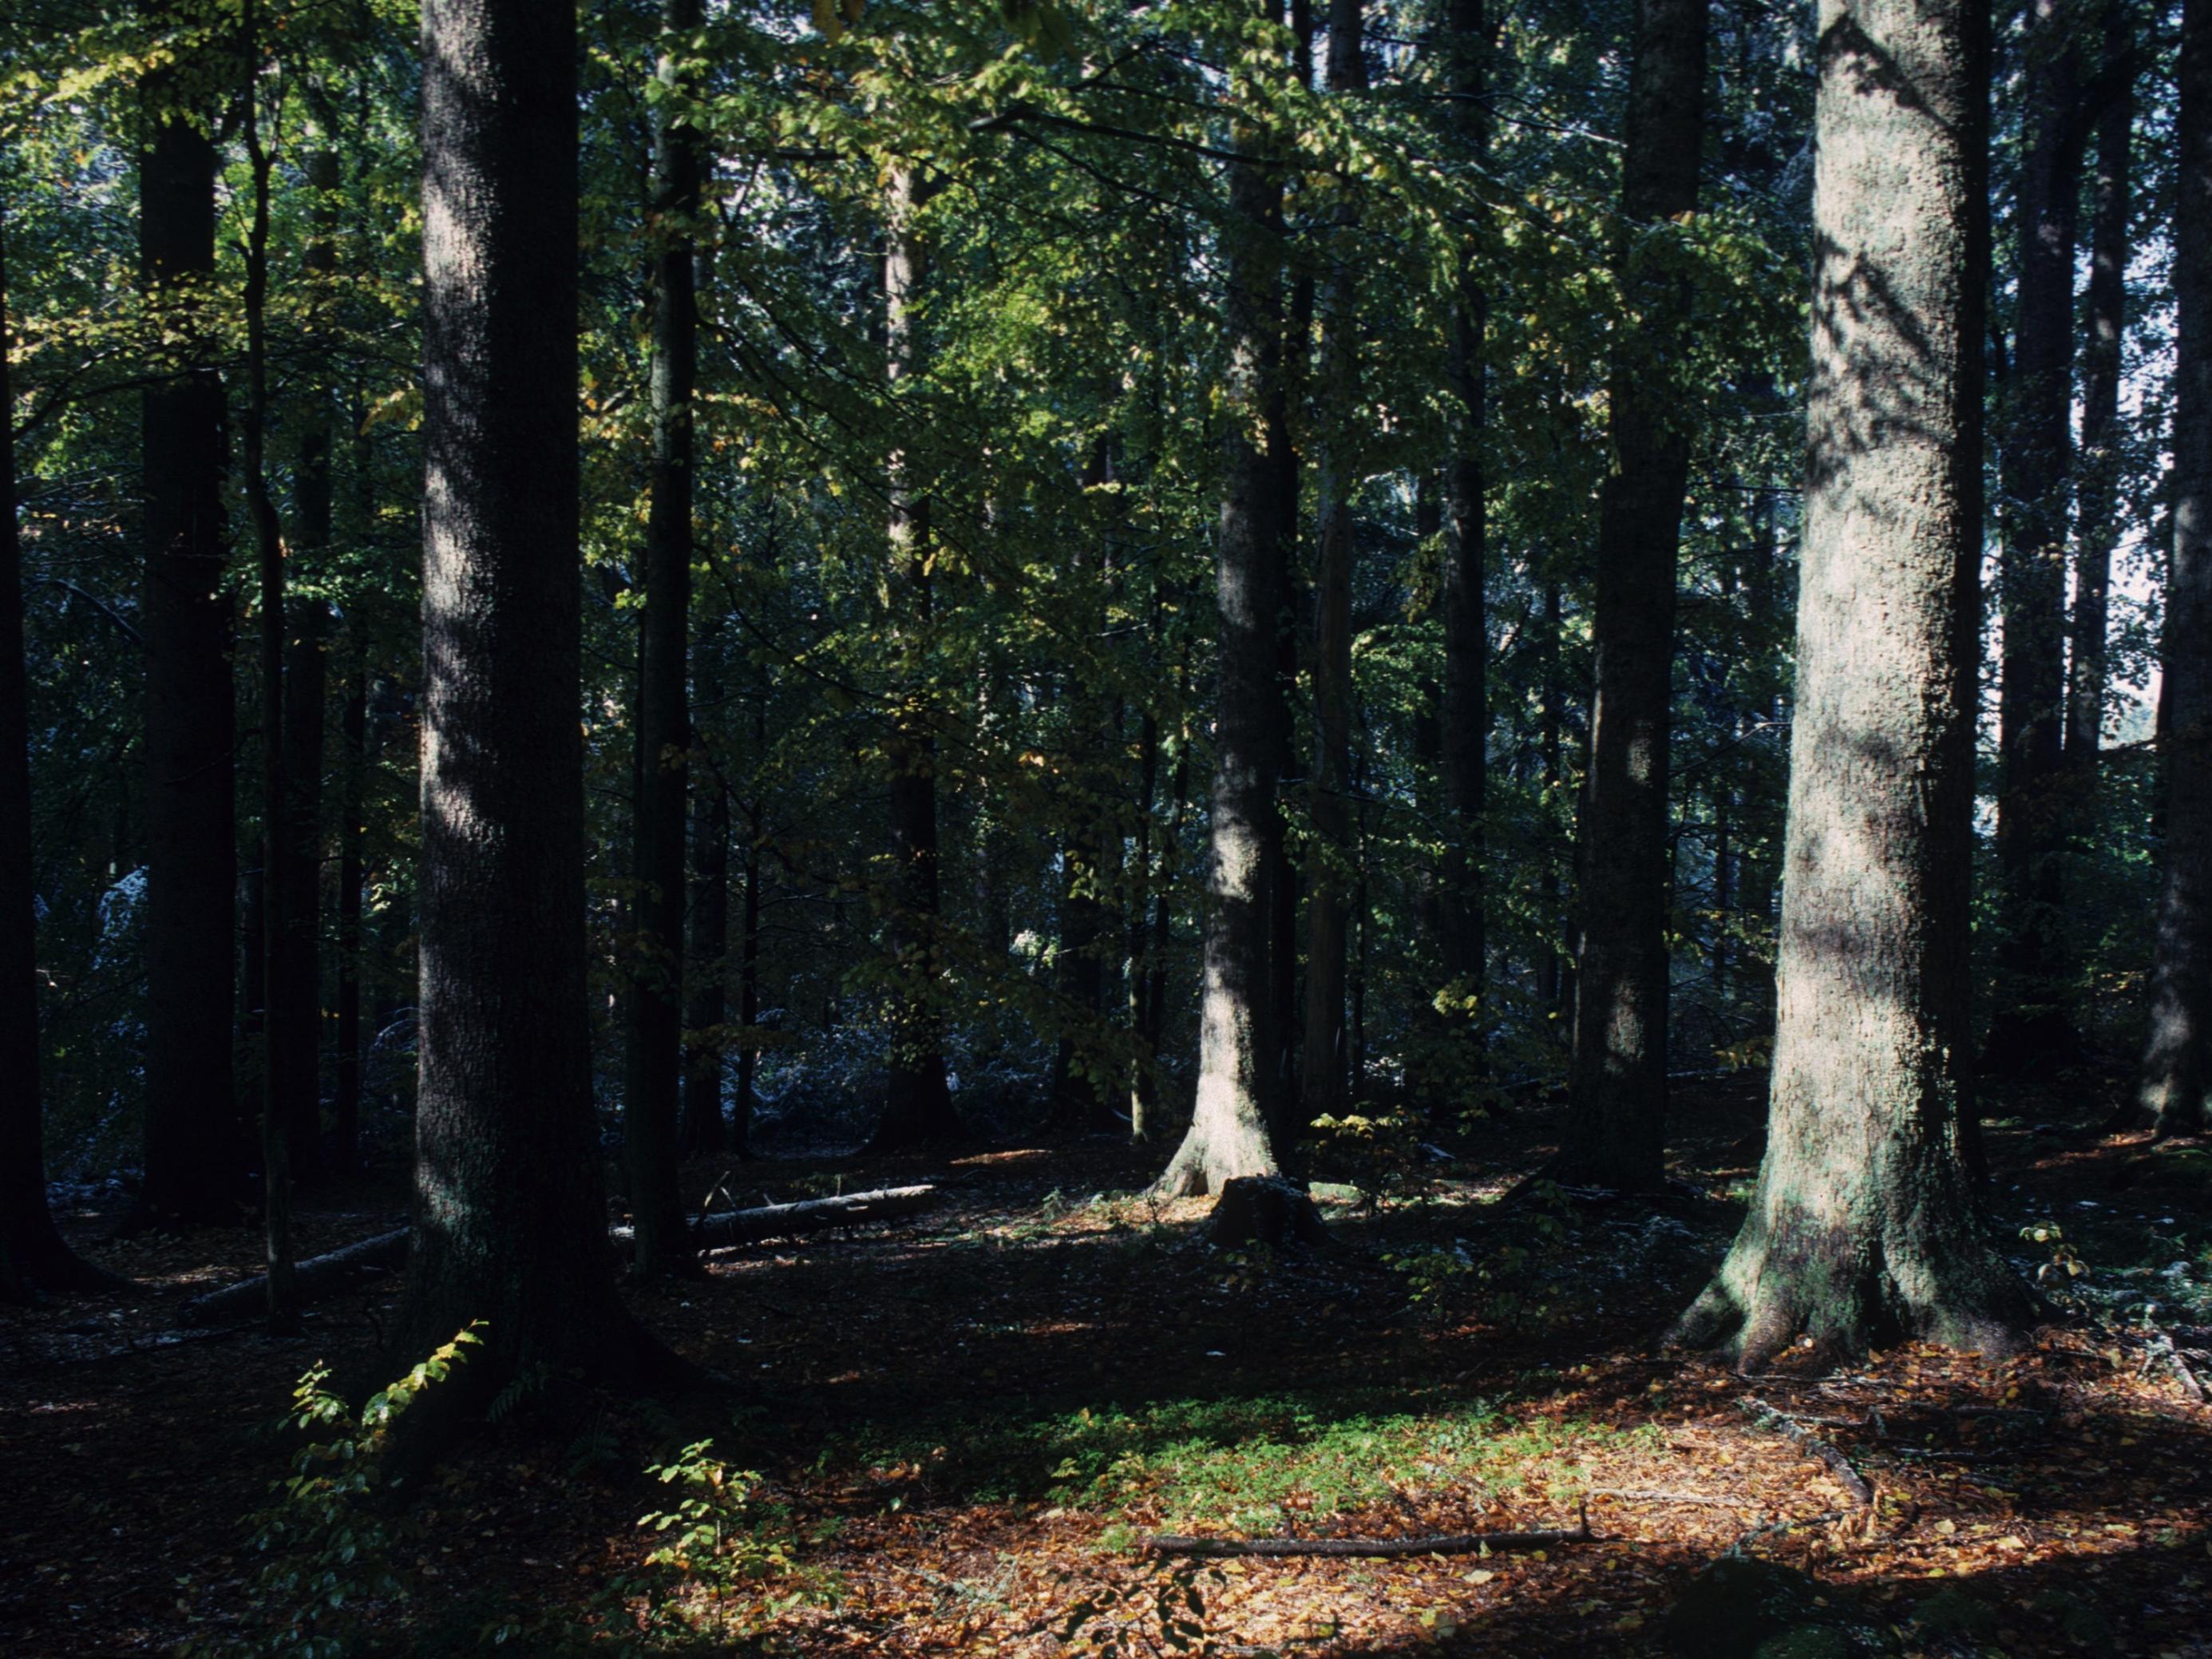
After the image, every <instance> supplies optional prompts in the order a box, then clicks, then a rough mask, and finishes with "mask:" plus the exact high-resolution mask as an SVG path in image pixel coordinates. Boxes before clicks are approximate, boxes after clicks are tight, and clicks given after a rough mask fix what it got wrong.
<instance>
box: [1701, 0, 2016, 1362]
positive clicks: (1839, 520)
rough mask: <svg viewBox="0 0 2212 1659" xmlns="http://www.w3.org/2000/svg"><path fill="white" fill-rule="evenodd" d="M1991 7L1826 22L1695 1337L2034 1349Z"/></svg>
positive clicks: (1822, 20)
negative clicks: (1992, 416)
mask: <svg viewBox="0 0 2212 1659" xmlns="http://www.w3.org/2000/svg"><path fill="white" fill-rule="evenodd" d="M1986 17H1987V14H1986V12H1985V10H1984V9H1982V8H1981V7H1979V6H1978V5H1977V4H1975V3H1974V0H1822V4H1821V6H1820V13H1819V25H1820V33H1819V41H1820V93H1819V100H1818V106H1817V113H1816V117H1815V119H1816V125H1817V137H1818V144H1819V162H1818V168H1817V171H1816V173H1815V175H1814V296H1813V352H1812V380H1811V385H1810V393H1809V395H1810V403H1809V408H1808V441H1807V458H1806V479H1805V521H1804V539H1803V566H1802V572H1803V574H1802V596H1801V599H1800V601H1799V606H1798V622H1797V664H1798V670H1797V673H1798V678H1797V690H1796V716H1795V726H1794V729H1793V732H1792V736H1791V750H1790V761H1791V766H1790V805H1789V824H1788V829H1787V835H1786V846H1785V854H1784V856H1785V865H1786V879H1785V882H1784V897H1783V915H1782V939H1781V961H1780V975H1779V991H1778V995H1779V1005H1780V1007H1779V1022H1778V1030H1777V1034H1776V1042H1775V1054H1774V1069H1773V1081H1772V1095H1771V1103H1770V1107H1769V1117H1768V1129H1767V1151H1766V1158H1765V1163H1764V1164H1763V1165H1762V1166H1761V1168H1760V1170H1759V1186H1758V1190H1757V1192H1756V1193H1755V1194H1754V1195H1753V1199H1752V1203H1751V1212H1750V1214H1749V1215H1748V1216H1747V1218H1746V1219H1745V1221H1744V1225H1743V1228H1742V1231H1741V1232H1739V1233H1738V1234H1737V1236H1736V1239H1735V1244H1734V1246H1733V1248H1732V1249H1730V1250H1729V1255H1728V1257H1727V1259H1726V1260H1725V1261H1723V1264H1722V1266H1721V1268H1720V1271H1719V1273H1717V1276H1716V1277H1715V1278H1714V1279H1713V1281H1712V1283H1711V1285H1709V1286H1708V1287H1707V1289H1706V1290H1705V1293H1704V1294H1703V1296H1701V1297H1699V1300H1698V1302H1697V1303H1696V1304H1695V1305H1694V1306H1692V1308H1691V1309H1690V1310H1689V1311H1688V1313H1687V1314H1686V1315H1685V1316H1684V1317H1683V1319H1682V1321H1681V1322H1680V1325H1679V1326H1678V1328H1677V1329H1676V1332H1675V1336H1676V1340H1679V1341H1681V1342H1685V1343H1688V1344H1692V1345H1695V1346H1720V1347H1722V1348H1723V1349H1725V1350H1727V1351H1728V1352H1731V1353H1732V1354H1733V1355H1734V1356H1735V1358H1737V1359H1738V1360H1739V1361H1740V1362H1741V1364H1744V1365H1745V1366H1747V1367H1749V1366H1753V1365H1756V1364H1759V1363H1761V1362H1762V1361H1764V1360H1765V1359H1766V1358H1769V1357H1770V1356H1771V1355H1772V1354H1774V1353H1775V1352H1777V1351H1778V1350H1779V1349H1781V1348H1782V1347H1784V1346H1785V1345H1787V1344H1788V1343H1790V1341H1792V1340H1794V1339H1796V1337H1797V1336H1799V1335H1800V1334H1806V1335H1809V1336H1811V1337H1813V1338H1814V1340H1816V1341H1819V1342H1820V1343H1823V1344H1826V1345H1829V1346H1834V1347H1836V1348H1839V1349H1842V1350H1845V1351H1855V1352H1863V1350H1864V1349H1865V1348H1866V1347H1867V1346H1869V1345H1870V1344H1873V1343H1876V1342H1886V1341H1888V1340H1893V1339H1895V1338H1898V1337H1900V1336H1910V1337H1917V1338H1923V1339H1926V1340H1934V1341H1937V1342H1942V1343H1946V1344H1950V1345H1953V1346H1960V1347H1966V1348H1976V1349H1979V1350H1981V1351H1982V1352H1985V1353H1993V1352H2003V1351H2008V1350H2009V1349H2010V1348H2012V1347H2013V1346H2015V1345H2016V1344H2017V1343H2018V1341H2019V1340H2020V1338H2021V1332H2022V1329H2023V1328H2024V1326H2025V1325H2026V1323H2027V1321H2028V1319H2029V1318H2030V1317H2031V1314H2032V1309H2031V1304H2030V1299H2029V1297H2028V1294H2027V1291H2026V1289H2025V1288H2024V1287H2023V1286H2022V1285H2021V1284H2020V1283H2019V1282H2018V1281H2017V1280H2016V1279H2015V1278H2014V1277H2013V1276H2012V1274H2011V1273H2010V1272H2009V1271H2008V1269H2007V1268H2006V1267H2005V1265H2004V1263H2003V1261H2002V1259H2001V1258H2000V1257H1999V1256H1998V1255H1997V1253H1996V1250H1995V1249H1993V1248H1992V1246H1991V1244H1990V1242H1989V1239H1988V1237H1987V1236H1986V1234H1985V1232H1984V1226H1983V1218H1982V1216H1981V1214H1980V1212H1979V1211H1978V1207H1977V1204H1976V1200H1975V1196H1974V1192H1973V1187H1972V1179H1971V1177H1970V1176H1969V1174H1968V1171H1967V1165H1966V1158H1965V1155H1964V1147H1963V1134H1964V1125H1965V1113H1966V1108H1967V1104H1968V1100H1969V1097H1970V1093H1971V1090H1972V1029H1971V1025H1970V1023H1969V1015H1970V988H1971V987H1970V983H1969V978H1968V973H1969V967H1968V956H1967V949H1968V931H1969V924H1968V886H1969V882H1970V879H1971V873H1972V872H1971V862H1972V860H1971V848H1972V810H1973V718H1974V705H1975V669H1976V664H1977V660H1978V643H1979V635H1980V615H1979V611H1980V600H1979V591H1978V572H1979V560H1980V548H1981V517H1982V492H1981V454H1982V446H1981V437H1982V404H1981V398H1982V332H1983V323H1984V310H1983V306H1984V299H1983V295H1984V284H1985V282H1986V278H1987V272H1988V267H1987V264H1986V260H1987V257H1988V254H1987V240H1986V239H1987V229H1986V226H1987V221H1986V218H1985V217H1984V212H1983V210H1982V199H1983V192H1984V188H1985V185H1986V179H1987V173H1986V168H1987V131H1988V130H1987V125H1986V123H1987V98H1988V90H1989V88H1988V80H1987V76H1988V63H1989V57H1988V53H1989V40H1988V34H1987V22H1986Z"/></svg>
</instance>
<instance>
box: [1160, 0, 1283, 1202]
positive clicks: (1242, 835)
mask: <svg viewBox="0 0 2212 1659" xmlns="http://www.w3.org/2000/svg"><path fill="white" fill-rule="evenodd" d="M1261 9H1262V10H1264V9H1265V8H1264V7H1262V8H1261ZM1234 141H1235V143H1236V145H1237V149H1238V150H1239V151H1240V152H1241V153H1242V154H1243V155H1246V156H1256V155H1260V154H1261V153H1262V146H1263V144H1264V142H1265V141H1264V138H1263V137H1262V135H1261V133H1260V132H1259V131H1255V129H1253V128H1251V127H1249V126H1240V127H1239V128H1238V130H1237V132H1236V133H1235V135H1234ZM1281 215H1282V184H1281V180H1280V178H1279V175H1278V174H1277V173H1274V172H1273V170H1272V169H1271V168H1269V167H1266V166H1265V165H1262V164H1261V162H1260V161H1256V160H1240V161H1233V162H1231V163H1230V167H1229V217H1228V220H1227V222H1226V223H1225V225H1224V226H1223V228H1222V240H1223V243H1224V247H1223V255H1224V257H1225V262H1226V266H1227V289H1228V292H1227V325H1228V330H1229V349H1230V356H1229V379H1228V385H1227V386H1226V388H1225V391H1226V393H1227V396H1226V398H1225V402H1226V404H1227V406H1228V407H1227V410H1226V425H1227V434H1226V440H1225V447H1226V450H1227V453H1226V455H1225V458H1224V462H1223V469H1222V489H1221V524H1220V531H1219V534H1218V540H1217V544H1216V553H1215V563H1214V580H1215V593H1216V599H1217V604H1218V609H1219V613H1220V620H1219V624H1218V628H1219V631H1218V640H1219V645H1218V651H1219V681H1218V692H1217V694H1216V698H1215V704H1214V709H1215V713H1214V728H1213V805H1212V813H1211V815H1210V820H1209V823H1208V826H1207V829H1208V839H1209V842H1210V848H1209V854H1210V862H1209V867H1208V869H1207V871H1206V895H1207V898H1208V900H1209V902H1208V904H1207V906H1206V920H1205V944H1204V962H1205V966H1204V975H1205V978H1204V984H1203V987H1202V988H1201V990H1200V1000H1199V1016H1198V1023H1199V1035H1198V1093H1197V1099H1196V1102H1195V1105H1194V1109H1193V1112H1192V1115H1191V1123H1190V1128H1189V1131H1188V1133H1186V1134H1185V1135H1184V1137H1183V1140H1182V1146H1180V1147H1178V1148H1177V1149H1176V1155H1175V1157H1174V1158H1172V1159H1171V1160H1170V1162H1169V1164H1168V1167H1167V1170H1166V1173H1165V1174H1164V1175H1163V1176H1161V1177H1160V1182H1159V1185H1160V1190H1161V1191H1163V1192H1164V1193H1166V1194H1174V1195H1181V1196H1195V1195H1199V1194H1206V1193H1218V1191H1219V1190H1220V1189H1221V1187H1222V1184H1223V1183H1224V1182H1227V1181H1230V1180H1232V1179H1234V1178H1235V1177H1237V1176H1255V1175H1273V1174H1276V1173H1277V1164H1276V1161H1275V1150H1274V1146H1273V1141H1272V1139H1271V1138H1270V1135H1269V1125H1268V1106H1269V1103H1270V1098H1271V1092H1272V1087H1273V1082H1274V1079H1275V1075H1276V1054H1277V1048H1276V1042H1277V1037H1278V1034H1277V1033H1276V1032H1275V1031H1274V1030H1273V1029H1271V1028H1272V1027H1273V1024H1274V1023H1275V1020H1274V1016H1275V1010H1274V1009H1273V1006H1271V1004H1272V1002H1273V997H1272V994H1271V993H1272V990H1273V986H1272V981H1271V980H1270V977H1269V969H1270V961H1269V957H1270V950H1269V945H1270V935H1271V921H1272V917H1271V905H1270V901H1271V898H1272V897H1273V895H1272V894H1271V893H1270V891H1269V885H1268V882H1267V875H1268V868H1269V859H1268V849H1269V848H1270V847H1271V846H1273V847H1278V848H1279V846H1280V843H1281V836H1282V828H1281V819H1280V815H1279V811H1278V810H1277V806H1276V781H1277V772H1278V769H1279V766H1280V764H1281V750H1282V737H1281V726H1280V720H1281V718H1282V714H1283V702H1282V698H1281V696H1280V693H1279V687H1278V685H1277V684H1276V672H1277V662H1276V657H1277V643H1278V635H1279V617H1280V614H1281V612H1280V601H1281V596H1282V575H1281V571H1282V566H1283V541H1284V535H1285V522H1284V520H1285V514H1284V501H1283V496H1282V489H1281V477H1280V468H1279V465H1278V458H1276V457H1275V456H1273V455H1271V454H1270V453H1269V452H1268V450H1267V448H1265V447H1262V446H1261V444H1259V443H1255V442H1254V441H1253V435H1254V430H1255V428H1259V427H1261V426H1263V425H1265V424H1267V422H1266V414H1267V410H1268V409H1269V407H1270V405H1271V404H1273V401H1274V399H1275V397H1276V391H1277V387H1278V383H1279V379H1280V376H1281V373H1282V358H1283V341H1282V253H1281V246H1280V237H1281Z"/></svg>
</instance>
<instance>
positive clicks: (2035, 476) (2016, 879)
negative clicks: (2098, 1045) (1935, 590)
mask: <svg viewBox="0 0 2212 1659" xmlns="http://www.w3.org/2000/svg"><path fill="white" fill-rule="evenodd" d="M2029 20H2030V22H2029V27H2028V29H2027V35H2026V38H2025V41H2024V46H2025V51H2026V54H2027V62H2026V66H2025V70H2024V72H2023V75H2022V93H2021V95H2022V99H2023V101H2024V106H2025V107H2024V114H2023V119H2024V121H2025V123H2026V125H2027V152H2026V154H2025V155H2023V157H2022V158H2021V167H2020V176H2019V179H2018V183H2017V186H2016V189H2015V196H2014V201H2013V220H2014V236H2015V257H2016V258H2017V261H2018V265H2019V302H2018V305H2017V307H2016V311H2015V322H2014V328H2013V351H2012V364H2011V368H2010V371H2009V373H2008V375H2007V377H2006V380H2005V386H2004V399H2003V406H2004V409H2005V420H2004V423H2003V430H2002V433H2001V438H2002V442H2001V444H2000V446H1999V449H2000V458H2001V462H2002V466H2001V477H2002V482H2003V485H2004V489H2003V495H2002V502H2003V507H2004V510H2003V512H2002V513H2001V515H2000V517H2001V521H2002V529H2003V537H2004V539H2003V546H2002V553H2001V555H2000V558H1999V564H1998V597H1999V605H2000V608H2001V611H2002V617H2003V622H2004V642H2003V647H2002V662H2001V665H2000V674H1999V693H1998V702H1999V708H1998V727H1999V732H1998V744H1999V749H2000V752H2001V759H2002V782H2001V787H2000V788H1999V791H1998V794H1997V865H1998V870H1999V874H2000V878H2001V879H2002V885H2003V895H2004V908H2005V916H2004V927H2003V937H2002V967H2003V974H2002V980H2001V982H2000V984H1999V986H1998V989H1997V998H1998V1001H1997V1006H1996V1012H1995V1018H1994V1019H1993V1021H1992V1023H1991V1027H1990V1036H1989V1042H1988V1045H1987V1052H1988V1054H1989V1056H1990V1065H1991V1066H1993V1067H2002V1068H2004V1069H2006V1070H2008V1071H2013V1072H2019V1071H2021V1070H2022V1069H2024V1068H2032V1067H2033V1066H2038V1065H2042V1064H2045V1063H2048V1062H2049V1061H2050V1060H2052V1059H2054V1058H2060V1057H2063V1056H2064V1055H2066V1054H2070V1053H2071V1052H2072V1051H2073V1050H2074V1048H2075V1046H2076V1038H2075V1035H2074V1032H2073V1029H2072V1024H2073V1023H2072V1020H2071V1018H2069V1015H2068V1013H2067V1012H2066V999H2065V993H2064V986H2065V980H2066V972H2065V967H2064V964H2063V961H2062V960H2061V958H2062V955H2063V941H2062V939H2061V937H2060V931H2059V927H2058V922H2059V919H2060V911H2059V906H2060V902H2061V899H2062V897H2063V880H2062V878H2063V865H2062V862H2061V860H2060V851H2061V848H2060V840H2059V831H2060V830H2061V829H2062V828H2063V824H2064V822H2065V816H2064V812H2063V799H2062V795H2063V785H2062V778H2061V772H2062V760H2063V741H2064V732H2065V718H2066V530H2067V493H2068V491H2067V483H2068V477H2069V472H2070V471H2071V468H2072V464H2073V409H2074V374H2073V369H2074V343H2075V328H2074V255H2075V240H2076V234H2077V228H2078V222H2079V219H2080V216H2081V209H2080V201H2081V143H2080V141H2079V139H2078V137H2075V134H2074V128H2075V106H2076V102H2077V100H2078V98H2079V96H2080V91H2081V63H2080V53H2079V52H2078V50H2077V48H2076V45H2075V27H2076V21H2077V9H2076V7H2075V5H2074V4H2073V3H2071V0H2032V3H2031V4H2030V6H2029Z"/></svg>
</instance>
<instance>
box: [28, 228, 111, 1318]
mask: <svg viewBox="0 0 2212 1659" xmlns="http://www.w3.org/2000/svg"><path fill="white" fill-rule="evenodd" d="M8 344H9V334H8V267H7V247H6V227H5V222H4V221H3V220H0V1076H4V1077H6V1078H8V1079H9V1085H8V1087H7V1089H6V1090H5V1091H0V1298H5V1299H8V1300H11V1301H12V1300H16V1299H19V1298H21V1297H24V1296H26V1295H27V1294H29V1293H31V1292H33V1291H83V1290H96V1289H99V1288H100V1287H101V1286H102V1285H111V1284H112V1283H114V1281H113V1280H112V1279H109V1277H108V1275H107V1274H106V1273H102V1272H101V1271H100V1269H99V1268H97V1267H93V1266H92V1265H91V1264H90V1263H89V1262H88V1261H85V1260H84V1259H83V1258H82V1257H81V1256H80V1255H77V1253H76V1251H75V1250H73V1249H70V1247H69V1244H68V1243H67V1241H65V1240H64V1238H63V1237H62V1236H61V1231H60V1229H58V1228H57V1227H56V1226H55V1225H54V1217H53V1212H52V1210H50V1209H48V1208H47V1207H46V1141H45V1125H44V1123H43V1121H42V1115H41V1113H40V1103H41V1096H40V1091H39V1069H40V1066H39V1061H40V1054H39V1051H40V1037H39V934H38V893H37V889H36V883H35V877H34V875H33V865H32V862H31V853H32V845H31V722H30V679H29V676H28V674H27V672H26V671H25V667H24V660H23V653H24V645H25V640H24V633H23V547H22V542H21V538H20V536H19V535H18V532H17V530H16V525H15V398H14V397H13V396H12V395H11V393H10V392H9V371H8Z"/></svg>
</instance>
